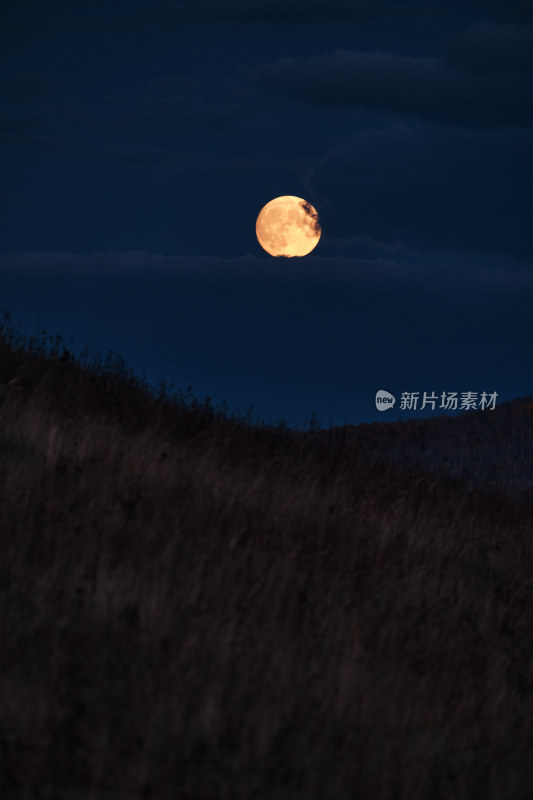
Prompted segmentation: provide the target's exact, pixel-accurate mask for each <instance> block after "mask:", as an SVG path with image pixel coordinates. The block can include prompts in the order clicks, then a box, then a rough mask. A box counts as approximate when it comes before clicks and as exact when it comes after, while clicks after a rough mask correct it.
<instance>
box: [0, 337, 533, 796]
mask: <svg viewBox="0 0 533 800" xmlns="http://www.w3.org/2000/svg"><path fill="white" fill-rule="evenodd" d="M465 416H466V415H465ZM472 419H473V421H472V422H471V423H470V422H468V421H467V422H466V423H465V422H464V419H462V418H461V419H459V418H458V419H456V420H446V421H441V422H440V423H439V421H438V420H435V421H433V422H432V424H431V425H430V424H429V423H427V424H424V425H419V426H418V427H417V426H416V425H414V424H413V425H412V426H411V428H409V425H408V424H407V423H405V424H404V428H403V429H401V428H400V427H394V426H393V428H390V427H389V428H387V427H386V426H385V427H383V428H382V427H381V426H379V425H378V426H359V427H358V428H357V429H349V430H348V434H347V433H346V431H340V432H339V431H338V430H337V431H329V432H328V431H319V432H316V431H310V432H309V433H296V432H293V431H290V430H286V429H285V428H284V427H283V426H282V425H280V426H277V427H273V426H270V427H269V426H265V425H263V426H260V425H253V424H251V423H250V422H249V421H246V420H241V419H238V418H236V417H233V416H231V415H228V414H225V413H222V412H220V411H216V410H213V408H212V407H211V406H210V404H209V403H205V402H204V403H198V402H197V401H195V400H194V399H192V400H191V398H190V397H189V398H186V397H185V398H184V397H181V396H179V395H172V396H169V394H168V392H166V391H165V390H164V387H161V391H160V392H159V395H158V396H155V395H154V393H153V392H152V393H150V391H149V390H148V389H147V387H146V386H144V385H143V384H142V382H140V381H138V380H137V379H136V378H135V377H134V376H132V375H131V374H130V373H128V372H127V371H125V370H124V369H123V367H122V366H121V365H120V362H119V360H117V359H115V360H114V361H113V359H109V358H108V359H107V360H103V359H99V358H98V357H95V358H93V359H89V358H88V357H85V358H84V359H80V358H78V359H77V360H73V359H72V357H71V356H70V354H69V353H68V351H65V349H64V348H63V347H62V346H60V345H59V344H57V343H56V344H55V345H54V344H53V342H49V343H48V345H46V344H45V343H42V342H41V343H40V344H39V343H38V342H35V341H23V340H22V339H21V338H20V337H17V336H16V335H15V334H14V333H13V331H12V330H10V329H7V328H5V327H4V330H3V333H2V335H1V337H0V544H1V559H0V664H1V682H0V796H1V797H2V798H9V799H11V798H13V799H14V798H16V800H22V798H28V799H29V798H32V800H63V798H65V800H66V799H67V798H69V799H70V798H72V799H74V798H80V800H88V799H89V798H94V799H97V798H110V799H111V798H113V799H114V798H117V799H120V800H122V798H124V800H126V799H127V800H135V799H136V798H154V800H166V798H173V799H174V798H176V799H177V800H239V799H240V798H242V800H252V799H255V798H256V799H257V800H267V798H268V800H274V799H275V798H276V799H279V800H422V799H423V800H426V799H427V800H430V799H431V800H440V799H441V798H442V800H444V799H446V800H451V799H452V798H453V800H455V799H458V800H462V799H463V798H464V800H474V799H475V800H519V799H520V800H525V799H526V798H531V797H533V759H532V758H531V753H532V747H533V694H532V689H533V624H532V610H533V602H532V601H533V499H532V492H531V480H530V477H531V472H530V471H528V470H530V469H531V460H530V459H531V451H528V445H527V443H528V442H530V441H531V430H532V408H531V399H526V400H523V401H520V402H518V401H517V403H514V404H511V405H510V406H508V407H506V408H505V409H504V410H503V411H502V412H501V413H499V410H498V408H497V409H496V410H495V411H494V412H493V416H491V417H490V418H488V417H486V418H484V419H482V420H479V418H478V417H474V418H472ZM502 420H503V421H502ZM401 425H402V423H398V426H401ZM405 425H407V429H406V428H405ZM432 425H433V427H432ZM480 425H483V426H484V427H483V435H482V436H481V435H480V434H479V430H478V427H479V426H480ZM444 426H447V427H446V428H445V427H444ZM461 426H462V427H461ZM502 426H503V427H502ZM505 426H507V428H506V427H505ZM400 429H401V430H402V433H401V436H400V435H397V432H398V431H399V430H400ZM504 429H505V430H508V433H507V434H506V435H504V434H502V430H504ZM443 430H446V431H448V432H449V434H450V437H453V435H456V434H458V433H459V432H460V436H459V439H458V440H457V441H459V443H460V446H459V445H458V449H456V450H454V449H453V447H450V444H449V443H450V442H451V441H453V438H448V433H446V434H443V433H442V431H443ZM387 431H389V432H387ZM395 431H396V433H395ZM421 431H422V432H423V433H421ZM463 431H466V434H465V435H466V436H467V439H468V436H469V435H470V434H469V431H472V432H473V433H472V436H471V441H470V444H468V442H467V444H466V445H465V444H464V436H463ZM476 436H477V437H478V438H477V442H478V444H477V447H478V450H477V451H476V439H475V437H476ZM491 436H492V439H491ZM513 436H515V438H516V442H517V443H518V444H513V441H514V439H513ZM400 439H401V441H402V442H403V444H402V447H405V452H406V454H407V453H411V454H412V453H413V452H415V451H416V453H418V454H420V453H422V454H423V457H421V458H419V459H417V458H412V457H407V455H406V457H405V459H403V460H402V458H401V452H402V451H401V449H399V448H400V445H399V444H398V442H399V440H400ZM439 441H440V442H443V443H444V444H445V445H446V450H447V452H446V454H445V456H443V457H442V461H443V467H442V469H441V470H440V471H439V466H438V464H439V458H438V452H439V451H438V448H437V443H438V442H439ZM491 441H492V442H493V445H492V449H491V445H490V442H491ZM392 442H395V444H394V447H393V446H392ZM443 446H444V445H443ZM463 450H464V453H463ZM428 452H429V453H430V454H431V458H429V459H426V461H427V463H426V462H424V458H426V456H427V453H428ZM380 453H381V454H383V455H385V454H387V459H386V460H383V459H382V458H381V456H380ZM391 453H396V456H395V457H392V458H391V457H390V456H391ZM465 453H466V454H467V456H468V459H470V460H469V461H468V464H467V465H466V466H465V464H464V463H463V466H462V467H461V465H460V464H459V467H457V463H459V462H461V459H462V458H463V456H464V455H465ZM485 453H488V454H489V455H488V456H485V455H484V454H485ZM502 453H503V454H504V455H505V458H506V459H508V460H509V464H510V469H511V478H512V481H511V483H513V482H516V481H518V484H517V486H516V487H515V488H519V490H520V491H518V492H515V493H513V492H512V491H511V492H509V491H507V489H509V486H508V485H507V484H506V483H505V481H503V482H502V481H501V483H502V485H503V484H505V485H504V486H503V489H504V490H502V491H499V490H498V488H497V486H496V479H495V476H496V478H498V477H502V471H503V472H505V466H504V464H503V462H502V457H503V456H502ZM435 454H436V455H435ZM454 459H455V462H454ZM528 459H529V460H528ZM489 461H491V463H489ZM444 462H445V464H444ZM485 462H486V465H487V481H486V482H485V484H484V482H483V480H482V478H483V475H484V471H483V470H484V464H485ZM424 463H425V466H424ZM454 463H455V467H457V469H456V468H455V467H454V468H450V465H452V466H453V464H454ZM491 465H494V468H493V469H492V471H490V469H489V467H491ZM426 467H427V471H425V470H426ZM465 469H466V473H465ZM495 470H496V471H495ZM513 470H514V472H513ZM506 474H507V473H506ZM472 476H474V478H475V480H469V479H470V478H472ZM528 476H529V477H528ZM507 483H508V482H507ZM487 487H488V488H489V489H490V491H488V490H487ZM511 488H513V487H512V486H511Z"/></svg>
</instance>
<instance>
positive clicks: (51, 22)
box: [2, 0, 439, 34]
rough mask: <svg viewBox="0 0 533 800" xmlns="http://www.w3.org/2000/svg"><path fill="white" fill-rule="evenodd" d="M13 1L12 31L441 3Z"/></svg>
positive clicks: (398, 16)
mask: <svg viewBox="0 0 533 800" xmlns="http://www.w3.org/2000/svg"><path fill="white" fill-rule="evenodd" d="M21 4H22V3H21V0H19V3H18V6H17V4H15V3H12V9H11V10H10V12H9V11H7V12H6V13H5V17H4V19H3V20H2V22H3V29H4V31H5V32H6V33H9V34H13V33H38V32H39V33H50V32H57V31H58V30H59V31H64V32H85V31H87V32H91V31H95V30H101V29H108V28H111V27H115V28H116V27H119V26H120V28H121V29H122V30H128V29H129V30H132V29H134V30H138V29H146V28H153V27H156V28H161V27H164V28H172V27H177V26H182V25H190V24H197V23H199V24H202V25H205V24H206V23H212V24H220V23H230V24H231V23H241V22H242V23H273V24H278V23H285V24H288V23H295V24H298V26H302V25H306V24H310V23H311V24H312V23H316V22H321V21H328V20H333V21H335V20H351V21H355V22H359V23H361V22H363V23H364V22H372V21H375V20H378V21H380V22H384V21H386V22H390V21H397V20H402V19H405V20H415V19H421V18H422V19H425V18H428V17H430V18H431V17H433V16H435V15H436V14H438V13H439V11H438V6H437V4H433V3H424V2H420V0H419V1H418V2H402V0H329V2H327V3H325V2H324V0H255V1H254V2H250V0H226V2H224V3H221V2H219V0H182V1H181V2H163V3H162V2H156V3H151V4H146V3H145V4H141V3H137V4H135V5H134V4H131V3H126V2H121V1H120V0H118V2H117V0H108V2H106V3H103V2H94V0H93V2H92V3H91V4H88V3H83V2H81V3H79V4H78V5H77V8H76V9H75V10H74V13H73V11H72V4H68V5H67V4H65V3H59V2H57V3H55V4H54V8H53V9H46V13H45V14H43V9H42V7H41V4H39V3H37V2H36V1H35V0H30V2H26V3H25V5H26V13H25V14H24V13H23V11H24V9H23V8H21V7H20V6H21Z"/></svg>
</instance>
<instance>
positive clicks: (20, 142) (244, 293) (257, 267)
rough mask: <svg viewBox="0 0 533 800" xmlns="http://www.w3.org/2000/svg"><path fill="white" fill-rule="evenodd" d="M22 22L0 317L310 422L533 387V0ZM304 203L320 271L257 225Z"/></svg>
mask: <svg viewBox="0 0 533 800" xmlns="http://www.w3.org/2000/svg"><path fill="white" fill-rule="evenodd" d="M3 9H4V10H3V11H2V12H0V14H1V19H0V39H1V41H0V63H1V74H0V85H1V94H2V105H1V110H0V119H1V122H0V132H1V158H2V167H1V169H2V181H1V184H0V205H1V217H0V219H1V222H0V310H2V309H7V310H9V311H11V312H12V313H13V317H14V319H15V320H16V321H20V322H21V323H22V324H23V326H24V330H25V331H26V332H27V333H30V334H32V333H36V332H38V331H40V330H47V331H48V333H52V334H56V333H57V334H60V335H61V336H62V337H63V338H64V340H65V341H66V343H67V345H69V346H73V347H74V349H75V350H81V349H82V348H83V347H84V346H85V345H88V346H89V348H90V349H91V350H93V351H94V350H99V351H102V352H107V351H108V350H109V349H112V350H114V351H115V352H117V353H120V354H121V355H122V356H123V357H124V359H125V361H126V363H127V364H128V365H129V366H131V367H132V368H134V369H135V371H136V372H138V373H139V374H140V375H143V374H144V376H145V377H146V378H147V379H148V380H150V381H152V382H154V383H155V382H157V381H158V379H159V378H160V377H161V376H162V375H163V374H165V375H166V376H167V378H168V379H169V380H173V381H175V383H176V385H177V386H178V387H180V388H182V389H186V388H187V387H188V386H192V388H193V392H194V394H195V395H196V396H198V397H199V398H203V397H205V396H210V397H211V398H212V399H213V402H214V403H215V404H216V403H219V402H221V401H222V400H223V399H225V400H226V401H227V403H228V405H229V407H230V408H232V409H235V410H241V411H246V410H247V409H248V408H249V407H250V406H253V407H254V409H255V411H256V413H258V414H259V415H260V416H262V417H264V418H265V419H269V420H272V421H274V420H277V419H279V418H282V419H284V420H285V421H286V422H287V423H289V424H291V425H295V426H303V425H305V424H306V420H308V419H309V418H310V417H311V413H312V412H313V411H314V412H316V414H317V415H318V418H319V420H320V421H321V423H322V424H323V425H328V424H329V423H333V424H342V423H345V422H350V423H353V424H357V423H358V422H361V421H365V422H366V421H372V420H380V421H381V420H383V421H384V420H387V421H390V420H393V419H398V418H401V417H403V418H408V417H410V416H412V414H411V413H409V412H405V411H402V410H400V408H399V399H400V395H401V394H402V393H403V392H420V393H421V394H422V393H423V392H424V391H427V392H435V393H437V394H438V395H440V393H441V392H442V391H446V392H451V391H456V392H458V393H459V394H461V393H463V392H467V391H472V392H478V393H481V392H483V391H485V392H490V393H492V392H497V393H498V403H499V402H502V401H504V400H510V399H512V398H513V397H516V396H521V395H525V394H530V393H531V392H533V367H532V365H533V358H532V351H533V313H532V303H533V236H532V232H533V224H532V220H533V209H532V205H533V204H532V187H533V5H532V4H531V3H530V2H527V0H524V2H515V1H514V0H498V2H491V1H490V0H488V1H487V0H457V1H452V2H449V1H447V2H445V3H432V2H393V0H377V1H376V2H357V0H350V1H349V0H327V2H325V1H322V2H318V0H258V1H257V2H253V1H252V0H239V1H238V0H225V1H224V2H221V0H194V2H193V1H192V0H191V1H190V2H166V3H159V2H153V3H144V4H142V3H141V4H139V3H126V2H113V1H112V0H105V2H92V3H84V2H74V3H73V2H72V0H69V2H68V3H67V2H50V3H43V2H42V0H41V2H24V1H23V0H16V2H11V1H10V0H8V2H7V3H6V2H4V3H3ZM284 194H288V195H296V196H298V197H302V198H305V199H306V200H308V201H309V202H310V203H312V204H313V205H314V206H315V208H316V209H317V211H318V213H319V215H320V221H321V224H322V237H321V240H320V242H319V244H318V246H317V248H316V249H315V250H314V251H313V253H311V254H310V255H309V256H305V257H304V258H292V259H287V258H278V259H276V258H272V257H271V256H269V255H268V254H267V253H266V252H265V251H263V250H262V249H261V247H260V246H259V244H258V242H257V239H256V236H255V220H256V218H257V215H258V213H259V211H260V210H261V208H262V206H263V205H265V204H266V203H267V202H268V201H269V200H271V199H272V198H274V197H277V196H279V195H284ZM380 389H384V390H387V391H389V392H391V393H392V394H393V395H394V396H395V397H396V398H397V402H396V405H395V407H394V409H393V410H389V411H387V412H379V411H377V410H376V405H375V394H376V392H377V391H378V390H380ZM426 413H427V412H424V414H426ZM438 413H443V412H442V411H438V410H436V411H434V412H431V413H430V415H434V414H438ZM486 413H490V412H486ZM415 415H420V412H416V414H415Z"/></svg>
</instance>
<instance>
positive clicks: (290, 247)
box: [255, 195, 322, 258]
mask: <svg viewBox="0 0 533 800" xmlns="http://www.w3.org/2000/svg"><path fill="white" fill-rule="evenodd" d="M255 233H256V236H257V240H258V242H259V244H260V245H261V247H262V248H263V250H266V251H267V253H270V255H271V256H286V257H287V258H292V257H293V256H306V255H307V254H308V253H310V252H311V250H314V248H315V247H316V246H317V244H318V240H319V239H320V234H321V233H322V228H321V227H320V222H319V220H318V213H317V211H316V209H315V208H314V207H313V206H312V205H311V203H308V202H307V200H302V198H301V197H294V195H284V196H283V197H275V198H274V200H271V201H270V203H267V204H266V206H263V208H262V209H261V211H260V212H259V216H258V217H257V222H256V223H255Z"/></svg>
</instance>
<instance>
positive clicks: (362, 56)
mask: <svg viewBox="0 0 533 800" xmlns="http://www.w3.org/2000/svg"><path fill="white" fill-rule="evenodd" d="M251 74H252V79H253V81H254V84H255V86H256V87H257V88H258V89H261V90H263V91H265V92H267V93H269V94H273V95H275V96H278V97H284V98H286V99H289V100H292V101H297V102H300V103H303V104H305V105H309V106H312V107H315V108H323V109H328V110H347V109H365V110H368V111H381V112H389V113H396V114H409V115H416V116H419V117H423V118H426V119H429V120H432V121H436V122H439V123H441V124H446V125H449V124H451V125H457V124H461V125H467V126H474V127H481V128H492V127H495V128H505V127H512V126H533V104H532V103H531V101H530V100H529V99H528V98H530V97H531V93H532V90H533V83H532V80H531V78H530V76H529V75H518V76H517V75H515V74H507V73H502V74H500V75H498V79H497V80H495V79H494V78H493V77H487V76H485V75H478V74H473V73H465V72H464V71H462V70H460V69H458V68H455V67H454V66H452V65H451V64H448V63H446V62H445V61H443V60H442V59H439V58H427V57H418V56H406V55H397V54H395V53H391V52H355V51H351V50H336V51H334V52H333V53H330V54H326V55H321V56H311V57H306V58H302V57H298V58H282V59H279V60H278V61H275V62H273V63H270V64H260V65H259V66H257V67H256V68H254V69H253V70H252V71H251Z"/></svg>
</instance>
